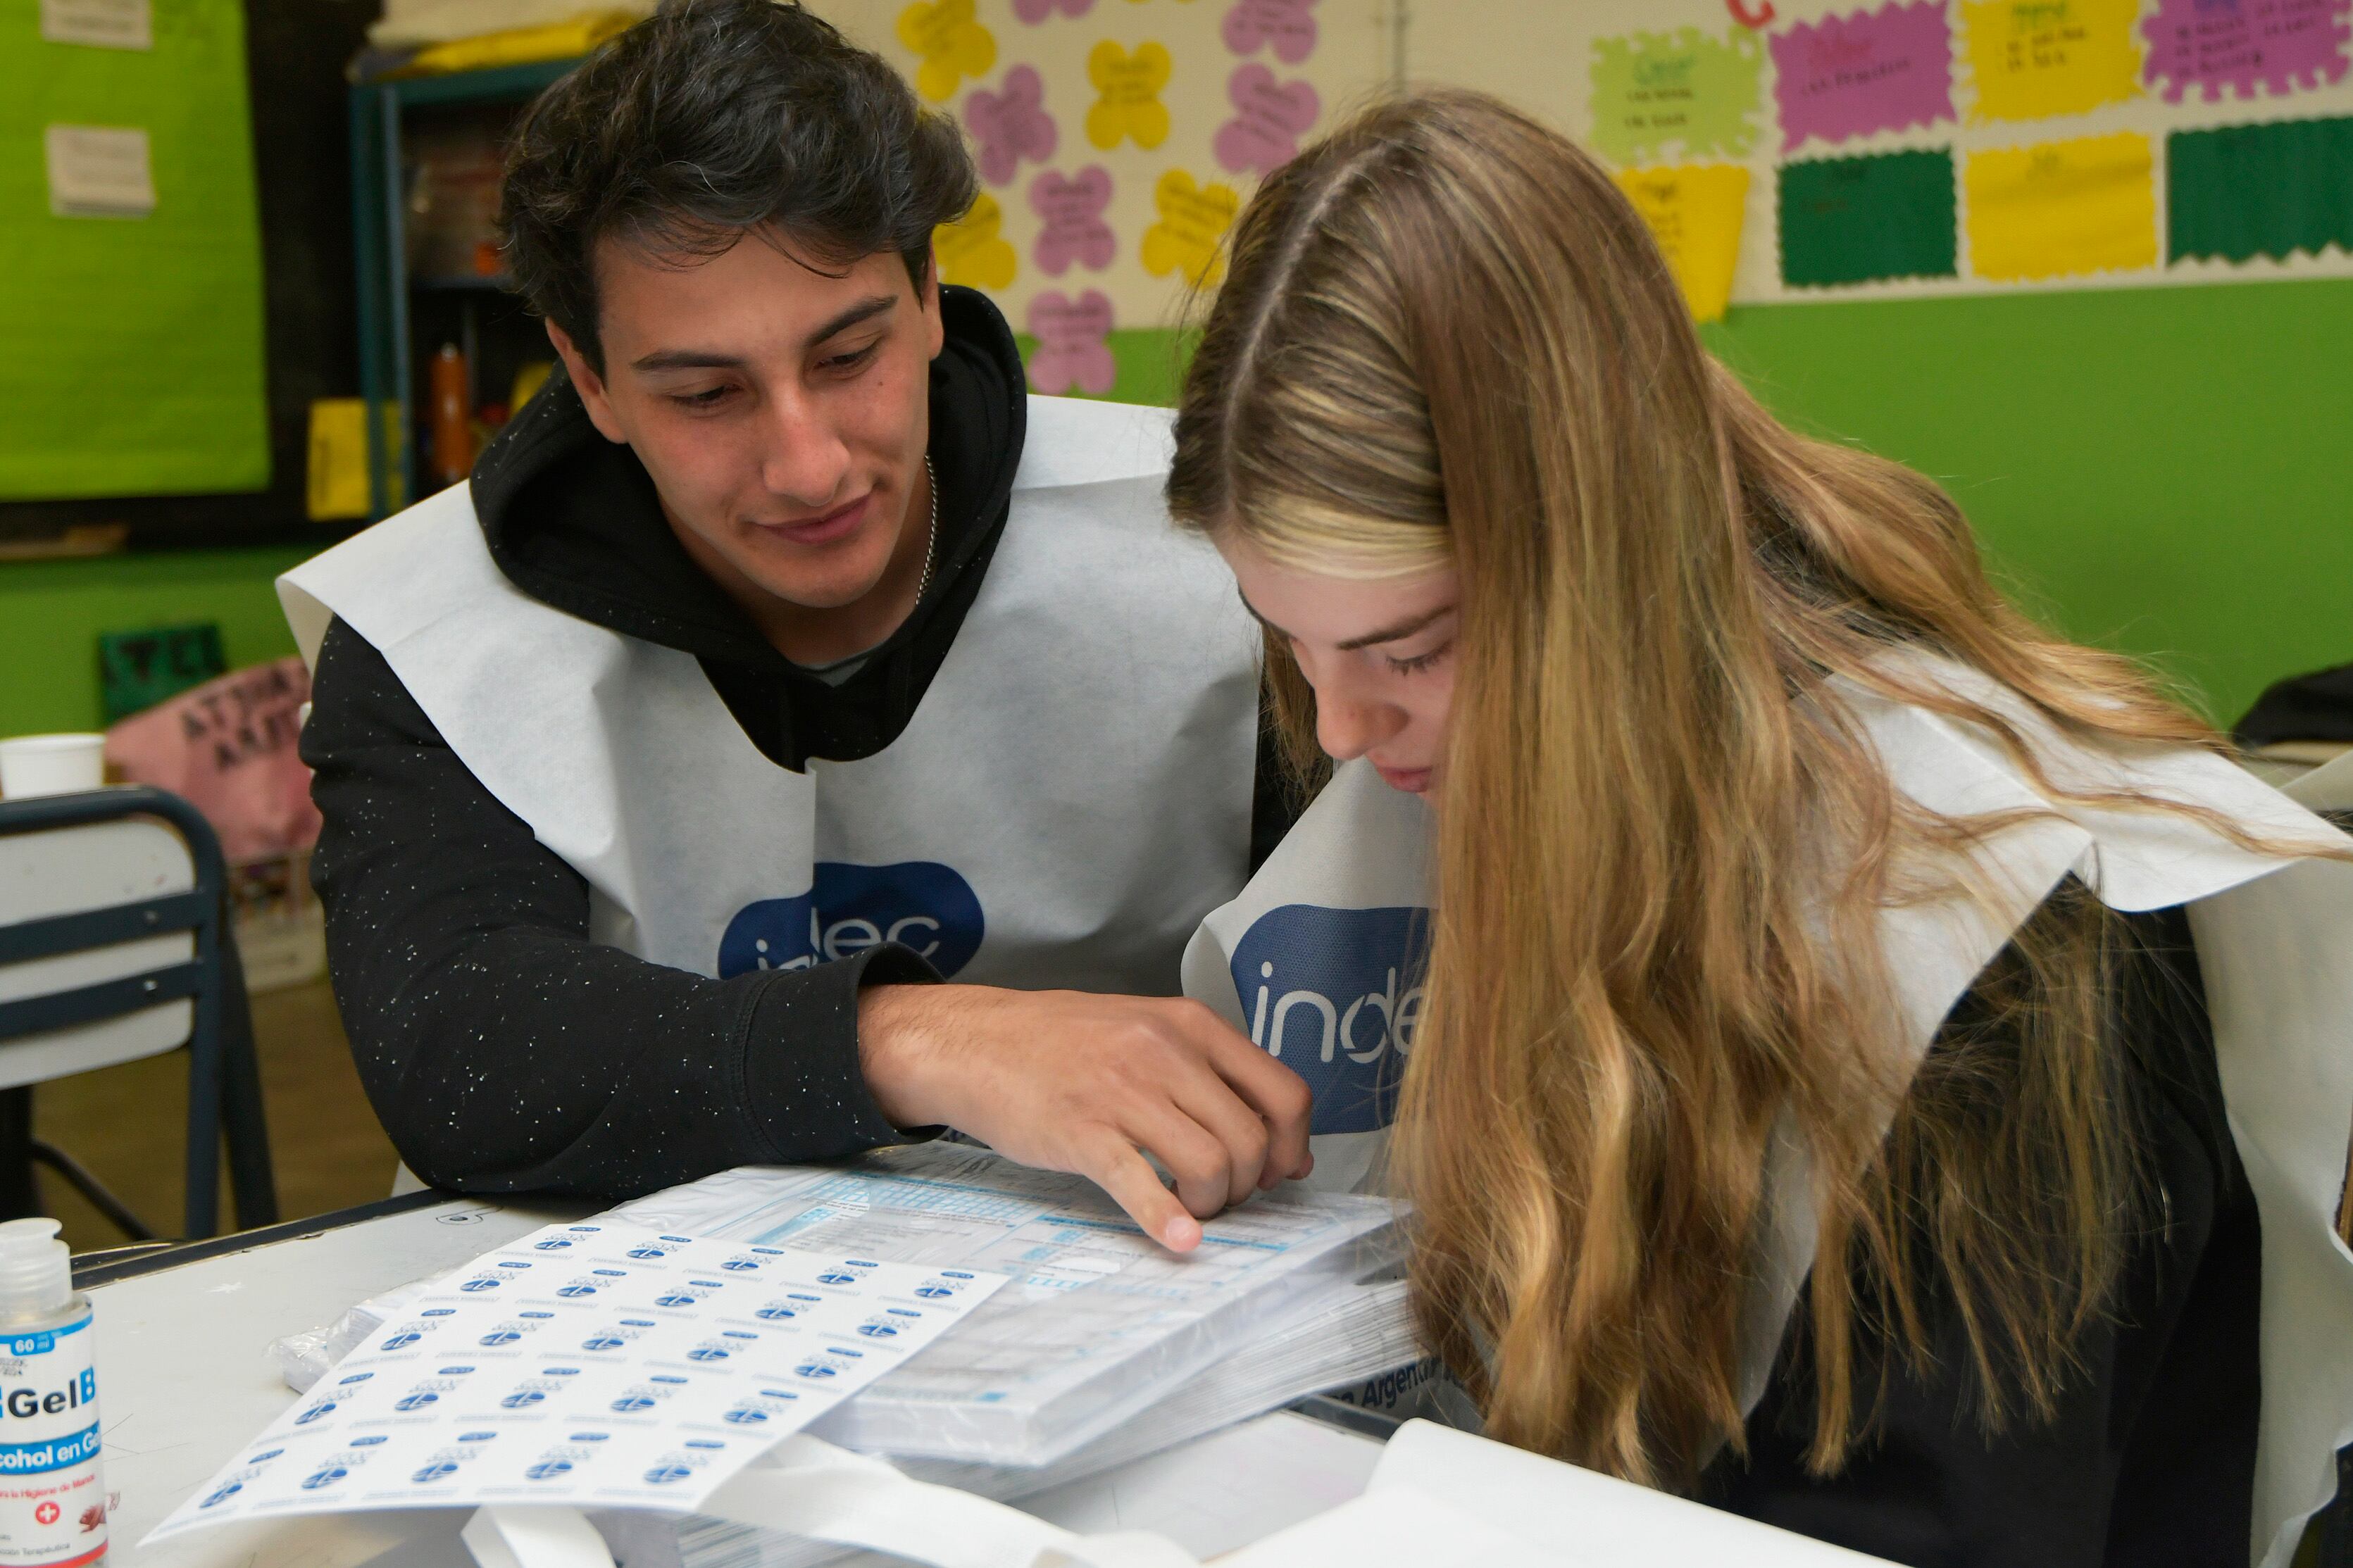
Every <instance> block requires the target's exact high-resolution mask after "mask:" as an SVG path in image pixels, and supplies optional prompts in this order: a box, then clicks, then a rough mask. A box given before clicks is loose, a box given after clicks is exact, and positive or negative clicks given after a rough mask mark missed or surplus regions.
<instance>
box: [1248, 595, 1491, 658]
mask: <svg viewBox="0 0 2353 1568" xmlns="http://www.w3.org/2000/svg"><path fill="white" fill-rule="evenodd" d="M1234 593H1235V595H1236V596H1237V597H1239V598H1240V600H1241V602H1242V608H1243V609H1245V610H1248V611H1249V612H1250V619H1252V620H1254V621H1256V622H1257V623H1258V624H1259V625H1260V626H1264V627H1265V628H1266V629H1267V630H1268V631H1271V632H1272V633H1273V634H1274V635H1275V636H1277V637H1289V636H1290V635H1291V634H1290V633H1289V632H1287V631H1284V630H1283V629H1282V627H1281V626H1276V625H1275V624H1274V623H1273V622H1272V621H1270V620H1268V619H1267V618H1266V617H1265V616H1261V615H1260V614H1259V613H1258V606H1257V605H1253V604H1251V603H1250V595H1247V594H1244V593H1242V591H1241V590H1240V588H1237V589H1235V590H1234ZM1454 609H1455V606H1453V605H1439V606H1438V608H1436V609H1434V610H1425V611H1423V612H1422V613H1421V614H1420V615H1418V616H1407V617H1406V618H1405V619H1404V620H1401V621H1399V622H1398V623H1397V624H1396V625H1395V626H1383V627H1382V628H1381V629H1380V630H1378V631H1375V632H1366V634H1365V635H1364V636H1363V637H1350V638H1349V639H1348V640H1347V641H1346V642H1344V643H1335V645H1333V646H1335V647H1337V648H1338V649H1339V650H1340V651H1341V652H1342V653H1354V652H1356V650H1357V649H1358V648H1361V647H1379V646H1380V645H1381V644H1383V643H1388V642H1397V641H1398V640H1400V639H1402V638H1405V637H1411V636H1413V634H1414V633H1416V632H1418V631H1420V630H1421V629H1422V628H1423V627H1425V626H1430V624H1431V623H1433V622H1435V621H1437V620H1439V619H1440V618H1441V617H1443V616H1451V615H1452V614H1453V613H1454Z"/></svg>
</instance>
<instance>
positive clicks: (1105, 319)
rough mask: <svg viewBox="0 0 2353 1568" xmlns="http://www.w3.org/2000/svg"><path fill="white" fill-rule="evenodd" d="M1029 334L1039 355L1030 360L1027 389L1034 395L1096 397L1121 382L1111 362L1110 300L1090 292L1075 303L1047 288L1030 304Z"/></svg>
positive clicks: (1098, 290) (1096, 292)
mask: <svg viewBox="0 0 2353 1568" xmlns="http://www.w3.org/2000/svg"><path fill="white" fill-rule="evenodd" d="M1029 335H1030V336H1031V337H1033V338H1036V339H1037V340H1038V352H1037V353H1033V354H1031V355H1030V356H1029V387H1030V390H1031V391H1033V392H1043V393H1058V392H1068V391H1069V390H1070V389H1071V387H1073V386H1075V387H1077V388H1078V389H1079V390H1080V391H1081V392H1088V393H1092V394H1094V395H1096V396H1098V397H1100V396H1102V395H1103V394H1104V393H1106V392H1109V391H1110V390H1111V388H1112V383H1113V382H1114V381H1116V380H1118V379H1119V367H1118V366H1117V365H1116V364H1114V363H1113V362H1112V357H1111V344H1110V343H1109V342H1105V341H1104V340H1105V339H1106V338H1108V337H1109V336H1110V335H1111V300H1109V299H1107V298H1105V297H1104V294H1103V290H1102V289H1088V290H1087V291H1086V292H1085V293H1083V294H1082V295H1080V296H1079V297H1078V299H1077V300H1068V299H1065V298H1063V296H1062V293H1061V291H1060V289H1048V290H1047V291H1046V292H1045V293H1043V294H1040V295H1039V296H1038V297H1037V298H1036V299H1034V300H1030V301H1029Z"/></svg>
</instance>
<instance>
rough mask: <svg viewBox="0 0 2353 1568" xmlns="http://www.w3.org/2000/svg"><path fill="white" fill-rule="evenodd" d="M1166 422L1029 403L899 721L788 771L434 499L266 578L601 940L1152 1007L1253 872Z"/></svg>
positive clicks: (1246, 711) (1103, 408) (1239, 687)
mask: <svg viewBox="0 0 2353 1568" xmlns="http://www.w3.org/2000/svg"><path fill="white" fill-rule="evenodd" d="M1168 419H1169V416H1168V415H1167V413H1166V411H1165V410H1155V409H1142V408H1130V407H1124V406H1119V405H1109V404H1095V403H1082V402H1077V401H1071V400H1065V399H1060V398H1031V399H1030V400H1029V436H1028V439H1027V442H1026V444H1025V447H1024V450H1023V454H1022V458H1021V464H1020V468H1019V471H1018V474H1017V476H1016V478H1015V480H1014V487H1013V500H1012V511H1011V516H1010V518H1009V519H1008V521H1007V523H1006V526H1005V532H1004V535H1003V537H1002V538H1001V540H1000V541H999V542H998V544H997V551H996V553H995V555H994V557H993V558H992V560H991V562H990V563H989V567H988V574H987V579H986V580H985V581H984V582H983V584H982V586H981V590H980V593H979V595H978V597H977V599H976V601H975V603H974V604H973V605H972V608H971V610H970V611H969V612H968V613H967V614H966V616H965V621H964V624H963V626H962V627H961V628H960V630H959V631H958V632H957V635H956V639H955V645H954V647H952V648H951V649H950V650H949V653H948V656H947V658H946V660H945V662H944V663H943V664H942V665H941V667H940V669H939V672H938V674H937V675H936V676H935V677H934V679H933V680H932V683H931V686H930V688H929V689H927V690H926V691H925V692H924V694H923V700H922V702H921V704H920V705H919V706H918V708H917V710H916V712H915V714H914V717H913V721H911V722H910V723H909V724H908V726H907V729H906V731H904V732H903V733H902V734H901V735H900V737H899V738H898V739H897V740H895V741H894V742H892V743H891V744H890V745H889V746H888V747H886V748H884V749H883V750H882V751H881V752H878V753H876V754H875V755H873V756H871V757H868V758H865V759H863V760H861V761H858V762H850V763H833V762H824V761H812V762H811V763H809V767H808V771H807V773H793V772H790V771H789V770H787V769H785V768H781V767H778V766H776V764H775V763H771V762H769V761H768V760H767V759H766V758H765V757H764V756H762V755H761V754H760V752H759V751H758V750H757V749H756V748H755V747H754V745H753V744H752V742H751V741H750V740H749V739H748V738H747V737H746V736H745V735H744V731H743V729H742V728H741V726H739V725H738V724H737V723H736V721H735V720H734V719H733V716H732V715H731V714H730V713H729V712H728V710H727V707H726V704H725V703H724V702H723V701H722V700H721V699H720V697H719V695H718V693H717V692H715V691H714V690H712V686H711V682H710V681H709V679H707V678H706V677H705V676H704V675H703V672H702V667H701V666H700V665H699V664H698V663H697V661H696V660H695V658H693V657H692V656H691V655H690V654H686V653H681V652H679V651H677V650H676V649H672V648H666V647H657V646H655V645H654V644H651V643H649V642H644V641H641V640H639V639H638V638H634V637H623V636H620V635H618V634H616V633H614V632H610V631H607V630H605V629H604V628H602V627H599V626H592V625H590V624H589V623H588V622H586V621H583V620H578V619H575V618H574V617H573V616H568V615H565V613H563V612H562V611H559V610H555V609H552V608H550V607H548V606H547V605H543V604H541V603H539V602H538V601H537V600H535V599H533V598H531V597H530V596H528V595H525V594H523V593H522V592H521V591H520V590H518V589H517V588H515V587H514V585H513V584H511V583H510V582H509V581H508V580H507V579H506V577H505V576H504V575H503V574H501V572H500V570H499V568H498V565H497V563H495V562H494V561H493V560H492V559H491V555H490V552H489V551H488V549H487V548H486V546H485V545H484V543H483V541H482V537H481V531H480V526H479V524H478V523H477V521H476V519H475V515H474V510H473V507H472V503H471V500H470V495H469V492H468V489H467V487H465V486H463V485H460V486H458V487H456V488H454V489H448V490H445V491H443V492H442V493H441V494H439V495H438V496H436V497H434V498H433V499H431V500H427V501H425V502H422V503H421V504H419V505H417V506H415V507H411V508H410V509H409V510H406V511H405V512H402V513H401V514H399V515H398V516H396V517H394V518H390V519H388V520H386V521H384V522H382V523H379V524H377V525H376V526H375V528H372V529H370V530H368V531H366V532H364V533H362V534H360V535H359V536H358V537H356V538H354V539H353V540H351V541H349V542H346V543H344V544H342V545H340V546H338V547H337V548H335V549H333V550H331V551H329V552H326V553H325V554H323V555H322V556H319V557H318V558H317V559H315V560H312V561H310V562H307V563H304V564H303V565H301V566H300V567H297V568H296V569H295V570H294V571H292V572H290V573H289V574H286V576H285V577H283V578H281V579H280V584H279V592H280V597H281V599H282V600H283V601H284V604H285V606H286V612H287V618H288V620H289V621H290V623H291V624H292V625H293V626H294V630H295V635H296V638H297V640H298V641H299V642H300V644H301V647H302V651H303V655H304V657H305V658H310V659H312V660H314V661H315V658H316V657H317V653H318V646H319V640H320V638H321V637H323V636H324V634H325V630H326V626H327V624H328V620H329V618H330V616H341V617H342V618H343V620H344V622H346V623H347V624H348V625H349V626H351V627H352V628H353V630H354V631H356V632H357V633H359V635H360V636H361V637H364V638H365V639H366V640H367V641H368V642H369V643H370V644H371V645H373V646H374V647H375V648H376V650H377V651H378V652H380V653H381V654H382V655H383V656H384V658H385V660H386V662H387V663H389V664H390V665H391V667H392V668H393V671H394V673H395V674H396V675H397V676H398V677H399V678H400V680H401V684H402V685H403V686H405V687H406V688H407V689H408V692H409V694H410V695H411V696H412V697H414V698H415V699H416V700H417V704H418V705H419V706H420V707H421V708H423V709H424V710H425V712H426V714H427V717H428V718H430V719H431V720H432V721H433V723H434V725H435V726H436V727H437V728H438V730H439V731H440V732H441V735H442V737H443V739H444V740H446V741H447V742H448V744H449V746H450V747H451V749H452V750H454V751H455V752H457V754H458V756H459V760H460V761H462V762H463V763H465V764H466V766H467V768H468V769H469V770H470V772H471V773H473V775H474V776H475V777H476V778H477V779H479V780H480V781H481V783H482V784H483V786H484V787H485V788H487V789H488V790H489V791H490V792H491V795H494V796H496V797H497V798H498V800H499V801H500V802H501V804H503V805H505V806H506V807H507V808H508V809H509V810H511V811H512V812H513V813H514V814H515V815H516V816H520V817H522V819H523V820H524V821H525V822H527V823H529V824H530V825H531V828H532V831H533V833H534V834H535V835H536V836H537V837H538V838H539V841H540V842H541V843H542V844H544V845H546V846H547V847H549V848H550V849H552V850H554V852H555V853H556V854H558V855H560V856H562V857H563V858H564V859H565V861H566V862H567V863H569V864H570V865H571V866H572V867H573V868H575V870H577V871H578V872H579V873H580V874H581V875H582V876H583V877H584V878H585V879H586V880H587V882H588V884H589V887H590V889H591V930H592V933H593V934H594V935H595V937H596V940H598V941H600V942H607V943H610V944H612V945H614V946H617V947H620V948H623V949H625V950H627V951H628V952H633V953H636V954H638V955H639V956H640V957H644V958H647V959H650V960H652V961H653V962H655V963H663V964H668V965H670V966H672V967H675V968H679V969H684V970H690V971H692V972H695V973H702V974H717V975H732V974H737V973H745V972H747V971H752V970H758V969H773V968H800V967H805V966H807V965H809V964H812V963H819V962H822V961H824V960H827V959H834V958H840V957H845V956H847V955H849V954H850V953H852V952H858V951H860V950H861V949H863V948H867V947H871V946H873V945H875V944H876V943H878V942H886V941H896V942H902V943H904V944H905V945H906V946H908V947H910V948H912V949H913V950H914V951H915V952H920V953H923V954H924V955H925V956H926V957H928V958H929V959H930V961H931V963H933V965H934V967H935V968H937V969H938V970H939V971H940V972H941V973H943V974H945V975H950V976H955V977H957V978H960V979H963V980H966V981H970V982H975V983H978V984H997V985H1018V986H1047V985H1054V986H1071V987H1075V988H1079V989H1083V990H1095V991H1118V992H1129V993H1135V994H1158V995H1166V994H1172V993H1174V992H1175V991H1176V987H1177V965H1178V959H1179V956H1180V955H1181V953H1182V952H1183V949H1184V944H1185V942H1186V940H1187V937H1188V936H1189V935H1190V934H1191V933H1192V931H1193V928H1194V924H1195V922H1196V921H1198V920H1199V919H1200V916H1201V914H1202V911H1204V910H1208V909H1210V908H1212V907H1214V906H1215V905H1217V904H1218V903H1219V902H1220V901H1222V900H1226V899H1229V898H1230V897H1232V896H1233V894H1234V892H1235V891H1236V889H1239V888H1240V886H1241V883H1242V880H1243V876H1244V873H1245V871H1246V868H1247V867H1248V864H1249V839H1250V799H1251V771H1252V766H1253V761H1254V757H1255V752H1256V735H1257V722H1258V676H1257V664H1256V648H1257V638H1256V635H1255V633H1254V630H1253V628H1252V627H1251V626H1250V621H1249V618H1248V616H1247V615H1246V614H1245V613H1244V611H1243V610H1242V608H1241V606H1240V602H1239V601H1238V600H1237V599H1236V597H1235V595H1234V590H1233V579H1232V578H1231V577H1230V576H1229V575H1228V574H1226V572H1225V569H1224V567H1223V566H1222V565H1221V564H1220V563H1219V561H1218V558H1217V555H1216V553H1215V552H1213V551H1212V550H1211V549H1210V548H1209V547H1208V545H1206V544H1204V543H1202V542H1198V540H1195V539H1192V538H1190V537H1187V536H1185V535H1182V534H1180V533H1178V532H1177V531H1176V529H1175V528H1174V527H1172V526H1171V525H1170V523H1169V521H1168V519H1167V514H1166V510H1165V508H1164V506H1163V504H1162V501H1161V499H1160V489H1161V483H1162V479H1163V477H1164V476H1165V474H1166V468H1167V459H1168Z"/></svg>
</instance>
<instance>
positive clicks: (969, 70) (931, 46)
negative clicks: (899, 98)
mask: <svg viewBox="0 0 2353 1568" xmlns="http://www.w3.org/2000/svg"><path fill="white" fill-rule="evenodd" d="M898 30H899V41H900V42H901V43H902V44H904V45H906V46H907V47H908V48H910V49H913V51H914V53H915V57H916V58H917V59H918V60H919V61H921V62H922V63H921V64H920V65H918V66H917V67H916V68H915V90H916V91H918V92H920V93H922V94H923V96H924V97H925V98H928V99H930V100H932V101H933V102H934V103H945V102H946V101H947V100H949V99H952V98H954V97H955V92H956V84H957V83H959V82H961V81H962V80H963V79H965V77H968V76H969V77H984V76H987V74H988V73H989V71H990V69H991V68H994V67H995V66H996V64H997V35H996V34H994V33H992V32H990V31H989V30H988V29H987V27H984V26H981V25H980V22H979V20H978V18H977V17H976V16H975V14H974V11H973V0H915V3H914V4H913V5H910V6H908V7H907V8H906V9H905V10H903V11H902V12H900V13H899V29H898Z"/></svg>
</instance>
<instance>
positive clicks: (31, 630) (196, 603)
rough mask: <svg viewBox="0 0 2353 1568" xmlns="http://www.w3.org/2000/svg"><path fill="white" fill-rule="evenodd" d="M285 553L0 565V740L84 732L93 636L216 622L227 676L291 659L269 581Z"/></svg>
mask: <svg viewBox="0 0 2353 1568" xmlns="http://www.w3.org/2000/svg"><path fill="white" fill-rule="evenodd" d="M309 554H311V550H310V548H309V547H307V546H302V545H285V546H273V547H264V548H257V549H250V550H185V551H172V552H162V553H156V554H142V555H119V556H100V557H97V558H95V559H91V560H81V561H16V562H9V563H0V735H25V734H38V733H43V732H46V731H53V730H94V729H96V728H98V726H99V724H100V721H102V719H103V717H104V713H105V708H104V705H103V703H102V701H101V700H100V692H99V679H98V637H99V634H100V632H116V631H136V630H139V629H141V628H143V627H151V626H185V625H188V624H190V623H192V622H197V621H216V622H218V623H219V625H220V628H221V645H222V651H223V652H224V653H226V654H227V657H228V662H229V665H230V667H231V668H236V667H237V666H239V665H248V664H259V663H260V662H262V661H263V660H265V659H272V658H281V657H283V656H284V655H287V654H290V653H292V652H293V651H294V639H293V637H292V636H291V635H290V634H289V633H288V631H287V630H286V622H285V619H284V618H283V617H282V616H280V614H279V613H278V596H277V595H276V593H275V592H274V591H273V590H272V589H271V587H270V581H271V579H272V578H274V577H276V576H277V574H279V573H280V572H283V571H285V570H286V569H287V568H288V567H290V566H291V565H293V564H294V563H297V562H299V561H301V560H302V559H304V558H305V557H306V556H308V555H309Z"/></svg>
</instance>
